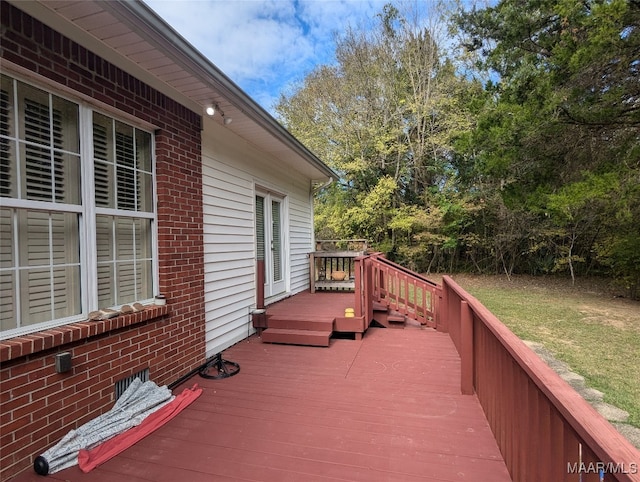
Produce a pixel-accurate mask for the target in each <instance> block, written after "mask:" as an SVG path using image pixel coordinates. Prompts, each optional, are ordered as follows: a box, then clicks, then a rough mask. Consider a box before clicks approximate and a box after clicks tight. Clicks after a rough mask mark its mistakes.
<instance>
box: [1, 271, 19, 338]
mask: <svg viewBox="0 0 640 482" xmlns="http://www.w3.org/2000/svg"><path fill="white" fill-rule="evenodd" d="M15 287H16V275H15V272H13V271H0V306H2V309H0V330H12V329H13V328H16V327H17V326H18V320H17V318H16V289H15Z"/></svg>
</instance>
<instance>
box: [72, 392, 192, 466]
mask: <svg viewBox="0 0 640 482" xmlns="http://www.w3.org/2000/svg"><path fill="white" fill-rule="evenodd" d="M201 393H202V388H199V387H198V385H197V384H195V385H194V386H193V387H192V388H185V389H184V390H183V391H182V393H181V394H180V395H178V396H177V397H175V399H174V400H173V401H171V402H169V403H167V404H166V405H164V406H163V407H162V408H161V409H160V410H158V411H156V412H154V413H152V414H151V415H149V416H148V417H147V418H145V419H144V420H143V422H142V423H141V424H140V425H138V426H137V427H133V428H131V429H129V430H127V431H126V432H123V433H121V434H119V435H116V436H115V437H113V438H111V439H109V440H107V441H106V442H104V443H102V444H100V445H98V446H97V447H95V448H94V449H91V450H80V453H79V454H78V465H79V466H80V470H82V471H83V472H85V473H86V472H90V471H91V470H93V469H95V468H96V467H97V466H98V465H100V464H103V463H105V462H106V461H107V460H110V459H111V458H113V457H115V456H116V455H118V454H119V453H121V452H123V451H124V450H126V449H127V448H129V447H131V446H132V445H133V444H135V443H136V442H138V441H140V440H142V439H143V438H144V437H146V436H147V435H149V434H150V433H151V432H153V431H155V430H157V429H158V428H160V427H161V426H162V425H164V424H165V423H167V422H168V421H169V420H171V419H172V418H174V417H175V416H176V415H178V414H179V413H180V412H181V411H182V410H184V409H185V408H186V407H187V406H189V405H190V404H191V403H192V402H193V401H194V400H195V399H196V398H198V397H199V396H200V394H201Z"/></svg>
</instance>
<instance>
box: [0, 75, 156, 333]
mask: <svg viewBox="0 0 640 482" xmlns="http://www.w3.org/2000/svg"><path fill="white" fill-rule="evenodd" d="M3 74H4V75H5V76H7V77H9V78H10V79H13V81H14V92H15V86H16V85H17V83H16V82H15V81H17V82H19V83H23V84H27V85H30V86H32V87H35V88H37V89H40V90H43V91H45V92H47V93H48V94H53V95H54V96H57V97H59V98H61V99H64V100H67V101H70V102H73V103H74V104H76V105H77V106H78V110H79V119H78V122H79V132H78V135H79V137H80V153H79V154H80V182H81V190H80V196H81V203H80V204H78V205H74V204H63V203H57V202H47V201H34V200H27V199H18V198H8V197H0V207H1V208H10V209H22V210H37V211H50V212H54V213H55V212H61V213H64V212H67V213H75V214H77V215H78V243H79V247H80V253H79V256H80V282H81V283H82V288H81V290H80V296H81V299H80V303H81V313H79V314H77V315H73V316H69V317H65V318H60V319H56V320H51V321H47V322H41V323H37V324H33V325H25V326H18V327H17V328H13V329H9V330H4V331H0V340H5V339H9V338H13V337H16V336H21V335H25V334H29V333H34V332H38V331H42V330H46V329H50V328H54V327H57V326H62V325H66V324H69V323H73V322H77V321H81V320H86V319H87V317H88V314H89V313H90V312H91V311H94V310H97V309H100V308H107V307H106V306H98V261H97V260H98V254H97V242H96V239H97V233H96V216H98V215H100V214H106V215H113V216H123V217H127V218H143V219H147V220H150V222H151V230H150V232H151V242H150V244H151V248H150V249H151V259H152V269H151V284H152V286H151V290H150V292H151V296H150V297H149V298H147V299H141V300H135V301H138V302H141V303H143V304H144V303H149V302H151V301H152V300H153V296H154V294H156V293H157V291H158V286H159V267H158V228H157V181H156V159H155V150H156V149H155V135H154V130H155V129H154V127H153V126H150V125H148V124H146V123H144V122H142V121H139V122H138V123H134V122H132V121H131V118H130V117H129V116H127V115H123V114H122V113H118V112H115V111H109V110H108V109H104V108H102V109H100V108H97V107H96V106H95V105H93V104H91V103H90V102H87V100H86V99H79V98H74V97H73V96H72V95H69V94H66V93H64V94H63V93H62V92H60V90H58V89H55V88H53V87H52V86H51V85H46V84H40V85H38V84H37V83H34V82H31V81H28V80H26V79H25V78H23V77H21V76H18V75H14V74H13V73H11V72H3ZM11 102H12V104H13V105H14V108H15V107H16V106H15V99H11ZM94 112H97V113H100V114H102V115H104V116H107V117H109V118H111V119H112V120H116V121H119V122H122V123H124V124H127V125H129V126H131V127H133V128H135V129H137V130H142V131H145V132H147V133H148V134H149V135H150V140H151V145H150V155H151V184H152V191H151V196H152V199H151V206H152V208H151V209H152V210H151V212H142V211H126V210H122V209H111V208H104V207H97V206H96V202H95V193H94V191H95V189H94V182H95V181H94V174H95V173H94V163H93V113H94ZM16 155H17V153H16ZM115 182H117V181H116V180H114V183H115ZM12 223H13V224H14V234H13V239H12V243H13V245H14V247H15V245H16V243H17V242H18V232H17V226H16V224H17V222H16V221H14V220H13V218H12ZM14 251H15V249H14ZM14 256H15V252H14ZM10 269H11V270H14V272H16V273H17V271H18V270H19V261H18V260H17V259H16V260H15V261H14V264H13V267H12V268H10ZM14 282H15V284H16V285H19V282H18V278H17V277H16V278H15V281H14ZM14 289H15V298H16V299H15V307H14V309H15V310H17V311H19V310H20V309H21V303H20V296H21V293H20V289H19V288H16V287H14ZM121 306H122V305H116V306H110V307H109V308H115V309H118V308H120V307H121ZM0 309H1V307H0ZM19 316H20V315H18V314H16V318H17V320H18V321H19Z"/></svg>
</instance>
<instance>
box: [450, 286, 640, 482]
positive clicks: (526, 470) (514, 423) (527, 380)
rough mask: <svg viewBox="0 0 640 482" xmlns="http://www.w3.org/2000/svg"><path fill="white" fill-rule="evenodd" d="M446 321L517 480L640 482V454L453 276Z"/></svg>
mask: <svg viewBox="0 0 640 482" xmlns="http://www.w3.org/2000/svg"><path fill="white" fill-rule="evenodd" d="M440 320H441V323H440V325H439V326H440V329H442V330H444V331H448V332H449V334H450V336H451V339H452V340H453V343H454V344H455V346H456V348H457V350H458V353H459V354H460V358H461V368H462V371H461V377H462V378H461V389H462V391H463V393H475V394H476V395H477V397H478V399H479V401H480V404H481V405H482V408H483V410H484V412H485V415H486V417H487V420H488V421H489V425H490V426H491V429H492V431H493V434H494V436H495V438H496V441H497V443H498V446H499V447H500V451H501V452H502V455H503V457H504V460H505V463H506V464H507V468H508V470H509V472H510V474H511V477H512V478H513V480H514V481H516V482H519V481H525V480H526V481H528V480H532V481H539V480H540V481H554V482H556V481H566V482H568V481H576V482H577V481H580V482H590V481H597V482H599V481H602V480H605V481H613V480H615V481H620V482H622V481H624V482H631V481H635V482H638V481H640V452H639V451H638V450H637V449H636V448H635V447H633V446H632V445H631V444H630V443H629V442H628V441H627V440H626V439H625V438H624V437H623V436H622V435H620V434H619V433H618V432H617V431H616V429H615V428H614V427H613V426H612V425H611V424H610V423H609V422H607V421H606V420H605V419H604V418H603V417H602V416H601V415H600V414H598V413H597V412H596V411H595V409H594V408H593V407H592V406H591V405H590V404H589V403H588V402H586V401H585V400H584V399H583V398H582V397H581V396H580V395H579V394H578V393H577V392H576V391H575V390H574V389H573V388H572V387H570V386H569V385H568V384H567V383H566V382H565V381H564V380H562V379H561V378H560V377H559V376H558V375H557V374H556V373H555V372H554V371H553V370H552V369H551V368H550V367H549V366H548V365H547V364H546V363H545V362H544V361H542V360H541V359H540V358H539V357H538V356H537V355H536V354H535V353H534V352H533V351H532V350H531V349H530V348H529V347H527V346H526V345H525V344H524V343H523V342H522V340H520V339H519V338H518V337H516V336H515V335H514V334H513V333H512V332H511V331H510V330H509V329H508V328H507V327H506V326H504V325H503V324H502V323H501V322H500V321H499V320H498V319H497V318H496V317H495V315H493V314H492V313H491V312H490V311H489V310H488V309H487V308H485V307H484V306H483V305H482V304H481V303H480V302H479V301H478V300H476V299H475V298H474V297H472V296H471V295H469V294H468V293H467V292H466V291H465V290H463V289H462V288H461V287H460V286H458V285H457V284H456V283H455V282H454V281H453V280H452V279H451V278H450V277H447V276H445V277H444V279H443V285H442V313H441V316H440ZM601 471H602V472H601ZM601 477H602V478H601Z"/></svg>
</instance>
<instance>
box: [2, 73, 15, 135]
mask: <svg viewBox="0 0 640 482" xmlns="http://www.w3.org/2000/svg"><path fill="white" fill-rule="evenodd" d="M14 115H15V110H14V106H13V79H11V78H9V77H7V76H6V75H0V134H1V135H3V136H8V137H12V138H13V137H15V136H16V128H15V118H14Z"/></svg>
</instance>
